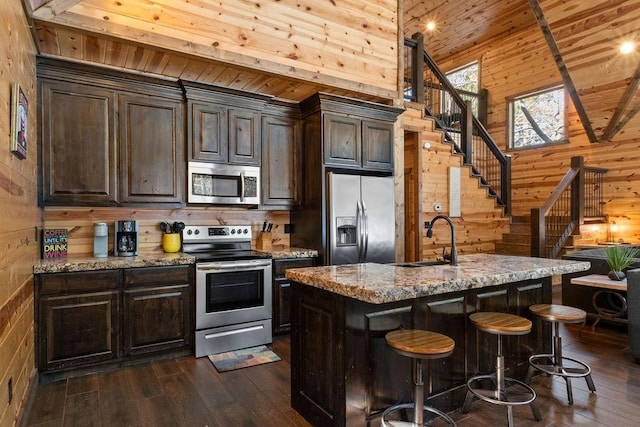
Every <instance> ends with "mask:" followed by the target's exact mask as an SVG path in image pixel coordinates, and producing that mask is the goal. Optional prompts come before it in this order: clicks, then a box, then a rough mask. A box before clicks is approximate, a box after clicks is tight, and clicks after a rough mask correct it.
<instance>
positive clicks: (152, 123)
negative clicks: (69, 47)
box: [37, 58, 186, 207]
mask: <svg viewBox="0 0 640 427" xmlns="http://www.w3.org/2000/svg"><path fill="white" fill-rule="evenodd" d="M37 73H38V86H39V92H40V99H41V102H40V103H39V115H40V121H39V133H40V134H39V136H40V140H41V141H42V150H41V152H40V161H39V165H40V173H39V185H40V191H39V201H40V203H41V204H42V205H70V206H74V205H79V206H91V205H93V206H118V205H149V204H157V205H159V206H163V207H165V206H170V207H181V206H183V205H184V178H185V174H186V162H185V155H184V113H183V109H184V102H183V95H182V90H181V88H180V87H179V85H178V83H177V82H168V81H164V80H158V79H153V78H150V77H145V76H137V75H133V74H130V75H128V74H125V73H121V72H115V71H113V70H107V69H100V68H97V67H92V66H89V65H82V64H72V63H68V62H66V61H60V60H53V59H49V58H38V60H37Z"/></svg>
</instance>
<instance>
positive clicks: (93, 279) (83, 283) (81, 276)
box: [37, 270, 120, 295]
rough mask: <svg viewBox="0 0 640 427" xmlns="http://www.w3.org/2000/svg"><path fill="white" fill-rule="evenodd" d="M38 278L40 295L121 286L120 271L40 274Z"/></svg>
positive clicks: (99, 289)
mask: <svg viewBox="0 0 640 427" xmlns="http://www.w3.org/2000/svg"><path fill="white" fill-rule="evenodd" d="M37 280H39V282H40V295H48V294H57V293H63V292H64V293H77V292H91V291H103V290H108V289H117V288H119V287H120V271H119V270H99V271H83V272H78V273H51V274H40V275H38V276H37Z"/></svg>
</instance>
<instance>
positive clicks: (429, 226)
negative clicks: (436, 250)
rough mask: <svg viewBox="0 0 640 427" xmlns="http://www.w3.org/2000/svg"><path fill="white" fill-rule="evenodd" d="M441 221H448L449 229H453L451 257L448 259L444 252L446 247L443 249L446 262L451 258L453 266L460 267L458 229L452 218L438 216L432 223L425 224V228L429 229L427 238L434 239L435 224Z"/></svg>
mask: <svg viewBox="0 0 640 427" xmlns="http://www.w3.org/2000/svg"><path fill="white" fill-rule="evenodd" d="M439 219H444V220H445V221H447V222H448V223H449V227H450V228H451V256H450V257H447V255H446V253H445V252H444V247H443V248H442V250H443V257H444V259H445V260H446V259H447V258H449V260H450V261H451V265H458V251H457V250H456V228H455V226H454V225H453V221H451V218H449V217H448V216H446V215H436V216H435V217H433V219H432V220H431V222H428V221H427V222H425V223H424V228H426V229H427V237H429V238H431V237H433V228H432V227H433V224H434V223H435V222H436V221H437V220H439Z"/></svg>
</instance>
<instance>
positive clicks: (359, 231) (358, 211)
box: [356, 199, 364, 262]
mask: <svg viewBox="0 0 640 427" xmlns="http://www.w3.org/2000/svg"><path fill="white" fill-rule="evenodd" d="M363 222H364V221H363V216H362V201H361V200H360V199H358V202H357V208H356V233H357V235H358V243H357V245H358V262H362V258H363V256H362V248H363V244H364V240H363V234H362V232H363V231H364V228H363V227H364V223H363Z"/></svg>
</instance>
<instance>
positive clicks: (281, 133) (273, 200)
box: [261, 103, 302, 209]
mask: <svg viewBox="0 0 640 427" xmlns="http://www.w3.org/2000/svg"><path fill="white" fill-rule="evenodd" d="M301 162H302V122H301V120H300V109H299V108H298V107H297V106H292V105H285V104H284V103H282V104H280V105H275V104H270V105H269V106H268V107H267V109H266V111H265V114H264V115H263V117H262V169H261V173H262V188H261V192H262V195H261V198H262V203H261V207H262V208H265V209H291V208H292V207H295V206H298V205H300V202H301V183H302V169H301Z"/></svg>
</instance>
